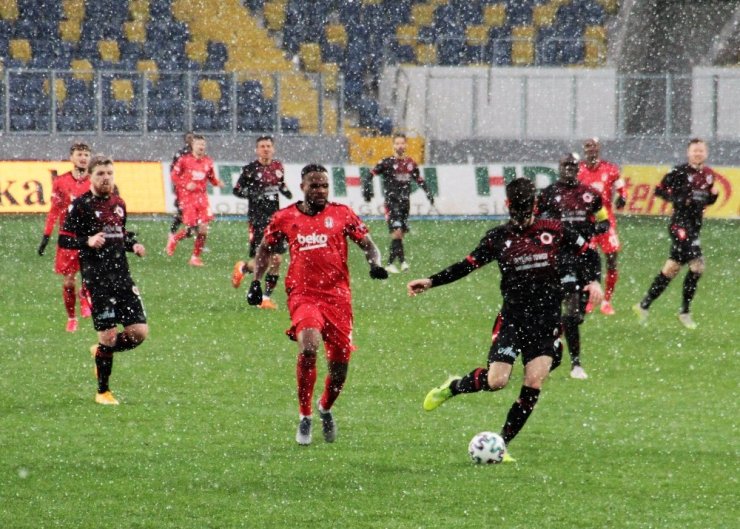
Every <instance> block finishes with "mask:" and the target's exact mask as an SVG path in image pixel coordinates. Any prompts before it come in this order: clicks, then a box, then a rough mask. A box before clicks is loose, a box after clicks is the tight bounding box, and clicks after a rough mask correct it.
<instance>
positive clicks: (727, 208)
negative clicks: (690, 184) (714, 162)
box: [622, 165, 740, 218]
mask: <svg viewBox="0 0 740 529" xmlns="http://www.w3.org/2000/svg"><path fill="white" fill-rule="evenodd" d="M712 169H714V170H715V171H716V172H717V173H719V175H720V178H718V179H717V181H716V182H715V183H714V187H715V189H716V190H717V191H718V192H719V197H718V198H717V202H715V203H714V204H712V205H711V206H709V207H708V208H707V209H706V211H705V217H714V218H737V217H739V216H740V167H712ZM670 170H671V167H669V166H667V165H625V166H623V167H622V177H623V178H624V181H625V185H626V187H627V206H626V207H625V208H624V213H626V214H628V215H669V214H670V213H671V205H670V204H669V203H668V202H666V201H665V200H663V199H662V198H660V197H657V196H655V186H656V185H658V184H659V183H660V180H661V179H662V178H663V175H665V174H666V173H667V172H668V171H670Z"/></svg>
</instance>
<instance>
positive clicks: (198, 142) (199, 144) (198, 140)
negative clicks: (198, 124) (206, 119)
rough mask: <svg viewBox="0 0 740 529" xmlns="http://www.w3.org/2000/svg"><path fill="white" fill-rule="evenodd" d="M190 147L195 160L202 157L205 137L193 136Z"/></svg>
mask: <svg viewBox="0 0 740 529" xmlns="http://www.w3.org/2000/svg"><path fill="white" fill-rule="evenodd" d="M191 147H192V149H193V154H194V155H195V157H196V158H200V157H202V156H203V155H205V153H206V137H205V136H203V135H202V134H193V142H192V145H191Z"/></svg>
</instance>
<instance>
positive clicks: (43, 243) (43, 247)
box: [38, 235, 49, 255]
mask: <svg viewBox="0 0 740 529" xmlns="http://www.w3.org/2000/svg"><path fill="white" fill-rule="evenodd" d="M47 244H49V236H48V235H44V236H43V237H41V244H39V249H38V252H39V255H44V252H45V251H46V245H47Z"/></svg>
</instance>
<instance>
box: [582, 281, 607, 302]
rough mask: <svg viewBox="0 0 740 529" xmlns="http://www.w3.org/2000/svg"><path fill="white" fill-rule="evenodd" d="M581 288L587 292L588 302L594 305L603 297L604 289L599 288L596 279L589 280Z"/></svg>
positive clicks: (599, 285)
mask: <svg viewBox="0 0 740 529" xmlns="http://www.w3.org/2000/svg"><path fill="white" fill-rule="evenodd" d="M583 290H585V291H586V292H588V302H589V303H590V304H591V305H593V306H594V307H595V306H597V305H600V304H601V301H602V300H603V299H604V291H603V290H601V284H600V283H599V282H598V281H591V282H590V283H589V284H588V285H586V286H585V287H583Z"/></svg>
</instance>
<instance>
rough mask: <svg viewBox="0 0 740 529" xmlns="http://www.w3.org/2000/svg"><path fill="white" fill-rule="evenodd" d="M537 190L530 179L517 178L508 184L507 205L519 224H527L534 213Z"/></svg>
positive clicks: (513, 218) (512, 217)
mask: <svg viewBox="0 0 740 529" xmlns="http://www.w3.org/2000/svg"><path fill="white" fill-rule="evenodd" d="M535 196H536V190H535V187H534V183H533V182H532V181H531V180H530V179H529V178H515V179H514V180H512V181H511V182H509V183H508V184H506V205H507V206H508V207H509V215H510V216H511V219H512V220H513V221H514V222H516V223H517V224H527V223H528V222H529V220H530V219H531V218H532V214H533V212H534V202H535Z"/></svg>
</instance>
